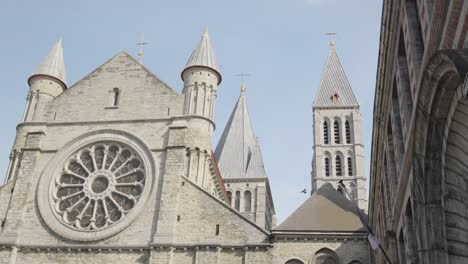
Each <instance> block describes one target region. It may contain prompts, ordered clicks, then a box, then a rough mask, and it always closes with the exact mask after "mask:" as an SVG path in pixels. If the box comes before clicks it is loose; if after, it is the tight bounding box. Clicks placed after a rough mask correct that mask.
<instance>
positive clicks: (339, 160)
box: [335, 155, 343, 176]
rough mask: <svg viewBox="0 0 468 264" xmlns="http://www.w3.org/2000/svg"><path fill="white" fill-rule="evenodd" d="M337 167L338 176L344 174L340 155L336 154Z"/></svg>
mask: <svg viewBox="0 0 468 264" xmlns="http://www.w3.org/2000/svg"><path fill="white" fill-rule="evenodd" d="M335 167H336V176H343V173H342V172H343V170H342V167H341V157H340V155H336V157H335Z"/></svg>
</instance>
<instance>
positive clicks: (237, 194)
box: [234, 191, 241, 211]
mask: <svg viewBox="0 0 468 264" xmlns="http://www.w3.org/2000/svg"><path fill="white" fill-rule="evenodd" d="M240 196H241V193H240V191H237V192H236V198H235V199H236V201H235V203H234V208H235V209H236V210H237V211H239V210H240Z"/></svg>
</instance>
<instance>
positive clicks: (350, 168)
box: [348, 157, 353, 176]
mask: <svg viewBox="0 0 468 264" xmlns="http://www.w3.org/2000/svg"><path fill="white" fill-rule="evenodd" d="M348 176H353V160H352V159H351V157H348Z"/></svg>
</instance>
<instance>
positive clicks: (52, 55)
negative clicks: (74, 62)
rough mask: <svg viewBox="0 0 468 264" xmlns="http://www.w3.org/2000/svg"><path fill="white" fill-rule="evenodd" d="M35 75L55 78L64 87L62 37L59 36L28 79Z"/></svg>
mask: <svg viewBox="0 0 468 264" xmlns="http://www.w3.org/2000/svg"><path fill="white" fill-rule="evenodd" d="M37 75H46V76H50V77H53V78H56V79H57V80H59V81H61V82H62V83H63V84H64V85H65V87H66V79H65V63H64V60H63V48H62V38H60V39H59V40H58V41H57V43H56V44H55V46H54V47H53V48H52V49H51V50H50V51H49V54H47V56H46V57H45V58H44V60H43V61H42V63H41V64H39V66H38V67H37V68H36V71H34V73H33V74H32V75H31V77H29V80H30V79H31V78H32V77H34V76H37Z"/></svg>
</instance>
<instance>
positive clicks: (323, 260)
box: [310, 248, 342, 264]
mask: <svg viewBox="0 0 468 264" xmlns="http://www.w3.org/2000/svg"><path fill="white" fill-rule="evenodd" d="M341 263H342V262H341V260H340V258H339V257H338V255H337V254H336V253H335V251H333V250H331V249H329V248H322V249H320V250H318V251H317V252H316V253H315V254H314V256H312V258H311V260H310V264H341Z"/></svg>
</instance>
